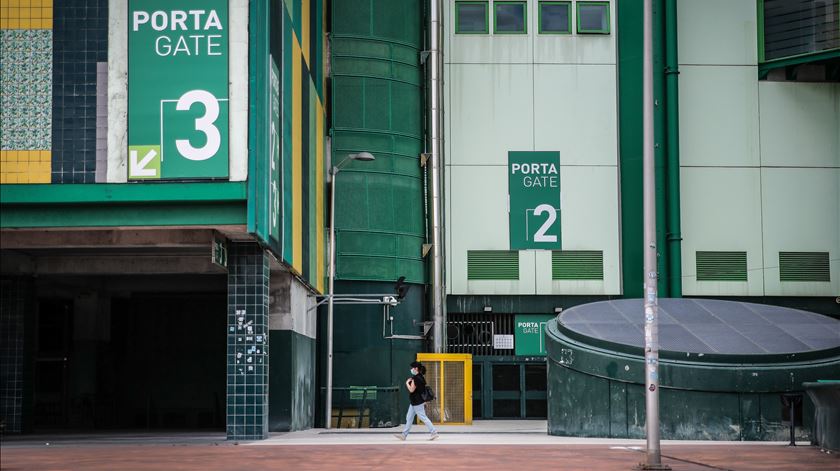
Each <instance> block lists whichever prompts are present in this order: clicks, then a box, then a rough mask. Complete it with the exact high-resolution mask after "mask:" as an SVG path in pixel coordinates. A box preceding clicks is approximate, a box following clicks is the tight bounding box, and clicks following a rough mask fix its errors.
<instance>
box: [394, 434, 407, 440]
mask: <svg viewBox="0 0 840 471" xmlns="http://www.w3.org/2000/svg"><path fill="white" fill-rule="evenodd" d="M394 436H395V437H397V438H398V439H400V440H402V441H405V435H403V434H401V433H395V434H394Z"/></svg>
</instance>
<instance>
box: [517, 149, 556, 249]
mask: <svg viewBox="0 0 840 471" xmlns="http://www.w3.org/2000/svg"><path fill="white" fill-rule="evenodd" d="M508 211H509V213H508V221H509V225H510V248H511V250H522V249H546V250H560V248H561V244H560V153H559V152H508Z"/></svg>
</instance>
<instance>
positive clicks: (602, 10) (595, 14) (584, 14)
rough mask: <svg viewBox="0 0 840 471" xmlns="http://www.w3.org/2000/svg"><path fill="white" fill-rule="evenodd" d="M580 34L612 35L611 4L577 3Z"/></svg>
mask: <svg viewBox="0 0 840 471" xmlns="http://www.w3.org/2000/svg"><path fill="white" fill-rule="evenodd" d="M577 32H578V34H610V4H609V2H578V3H577Z"/></svg>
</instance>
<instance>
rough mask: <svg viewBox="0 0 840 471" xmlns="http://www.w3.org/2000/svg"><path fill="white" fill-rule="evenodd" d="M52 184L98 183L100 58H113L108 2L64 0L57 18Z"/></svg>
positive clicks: (56, 7)
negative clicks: (98, 79) (109, 56)
mask: <svg viewBox="0 0 840 471" xmlns="http://www.w3.org/2000/svg"><path fill="white" fill-rule="evenodd" d="M53 34H54V47H53V116H52V119H53V136H52V137H53V140H52V151H53V152H52V182H53V183H94V182H95V181H96V96H97V62H107V61H108V2H107V0H62V1H61V2H56V4H55V18H54V20H53Z"/></svg>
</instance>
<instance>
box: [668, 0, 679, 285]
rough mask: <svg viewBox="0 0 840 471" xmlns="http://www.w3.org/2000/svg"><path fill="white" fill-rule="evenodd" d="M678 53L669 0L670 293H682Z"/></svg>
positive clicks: (673, 11)
mask: <svg viewBox="0 0 840 471" xmlns="http://www.w3.org/2000/svg"><path fill="white" fill-rule="evenodd" d="M679 74H680V71H679V60H678V57H677V0H665V94H666V96H665V119H666V126H667V134H666V135H667V144H666V146H667V155H668V157H667V159H668V160H667V163H668V165H667V167H666V172H667V178H668V182H667V191H668V196H667V208H668V214H667V231H666V237H667V240H668V247H667V253H668V257H667V263H668V294H669V295H670V297H672V298H681V297H682V234H681V229H680V116H679V112H680V105H679V97H680V89H679Z"/></svg>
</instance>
